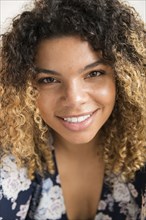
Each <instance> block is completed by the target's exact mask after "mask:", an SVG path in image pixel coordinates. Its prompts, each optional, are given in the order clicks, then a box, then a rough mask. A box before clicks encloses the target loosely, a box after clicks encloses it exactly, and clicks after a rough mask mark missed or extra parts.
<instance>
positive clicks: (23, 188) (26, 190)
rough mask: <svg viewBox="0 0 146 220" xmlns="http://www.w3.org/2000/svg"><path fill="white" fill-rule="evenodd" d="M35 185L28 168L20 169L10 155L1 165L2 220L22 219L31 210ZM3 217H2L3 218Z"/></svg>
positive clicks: (0, 213) (0, 204)
mask: <svg viewBox="0 0 146 220" xmlns="http://www.w3.org/2000/svg"><path fill="white" fill-rule="evenodd" d="M32 191H33V184H32V181H31V180H30V179H28V177H27V169H26V168H18V167H17V164H16V162H15V158H14V157H13V156H12V155H8V156H6V157H4V158H2V160H1V164H0V210H3V211H0V218H2V219H12V218H13V219H15V218H16V215H17V217H18V219H19V218H21V215H25V214H26V213H27V210H28V208H29V203H30V200H31V194H32ZM22 212H23V213H22ZM1 215H2V216H1Z"/></svg>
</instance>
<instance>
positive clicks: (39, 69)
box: [35, 59, 109, 75]
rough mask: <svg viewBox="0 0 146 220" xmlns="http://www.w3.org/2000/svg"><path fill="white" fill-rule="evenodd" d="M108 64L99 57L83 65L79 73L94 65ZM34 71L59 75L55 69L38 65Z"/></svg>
mask: <svg viewBox="0 0 146 220" xmlns="http://www.w3.org/2000/svg"><path fill="white" fill-rule="evenodd" d="M100 64H102V65H109V64H108V63H107V61H105V60H104V59H99V60H97V61H95V62H93V63H91V64H88V65H87V66H85V67H84V68H83V69H81V70H80V73H82V72H84V71H86V70H88V69H91V68H93V67H96V66H98V65H100ZM35 71H36V72H37V73H38V74H39V73H46V74H56V75H59V73H58V72H57V71H55V70H49V69H44V68H39V67H36V68H35Z"/></svg>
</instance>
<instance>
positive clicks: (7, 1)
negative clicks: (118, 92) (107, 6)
mask: <svg viewBox="0 0 146 220" xmlns="http://www.w3.org/2000/svg"><path fill="white" fill-rule="evenodd" d="M111 1H112V0H111ZM127 1H128V2H129V3H130V4H131V5H132V6H133V7H135V9H136V10H137V11H138V12H139V14H140V16H141V17H142V19H143V20H144V22H145V23H146V0H127ZM30 3H31V0H0V33H3V32H5V30H6V29H7V27H8V26H9V23H10V22H11V19H12V18H13V17H15V16H16V15H17V14H19V13H20V12H21V11H22V10H24V6H25V5H26V4H30Z"/></svg>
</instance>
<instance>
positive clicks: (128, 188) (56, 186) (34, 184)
mask: <svg viewBox="0 0 146 220" xmlns="http://www.w3.org/2000/svg"><path fill="white" fill-rule="evenodd" d="M54 160H55V156H54ZM55 168H56V172H55V174H54V175H50V174H47V175H46V177H45V178H44V179H42V178H41V177H40V176H39V175H36V178H35V180H33V181H30V180H29V179H28V178H27V175H26V174H27V171H26V169H25V168H19V169H18V168H17V166H16V163H15V160H14V157H13V156H7V157H6V158H4V159H3V160H2V165H1V167H0V220H67V219H68V218H67V214H66V208H65V204H64V198H63V193H62V188H61V183H60V179H59V173H58V169H57V166H56V162H55ZM111 179H112V182H113V187H110V186H109V185H108V184H107V183H106V182H105V181H104V184H103V189H102V194H101V199H100V202H99V205H98V207H97V212H96V216H95V218H94V220H146V190H145V189H146V171H145V170H141V171H138V172H137V173H136V178H135V181H133V182H129V183H124V182H122V180H121V179H120V177H116V176H114V175H113V174H112V175H111Z"/></svg>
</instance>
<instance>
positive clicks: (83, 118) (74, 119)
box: [64, 115, 91, 123]
mask: <svg viewBox="0 0 146 220" xmlns="http://www.w3.org/2000/svg"><path fill="white" fill-rule="evenodd" d="M90 116H91V115H84V116H80V117H71V118H64V121H67V122H70V123H77V122H82V121H85V120H86V119H87V118H89V117H90Z"/></svg>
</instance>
